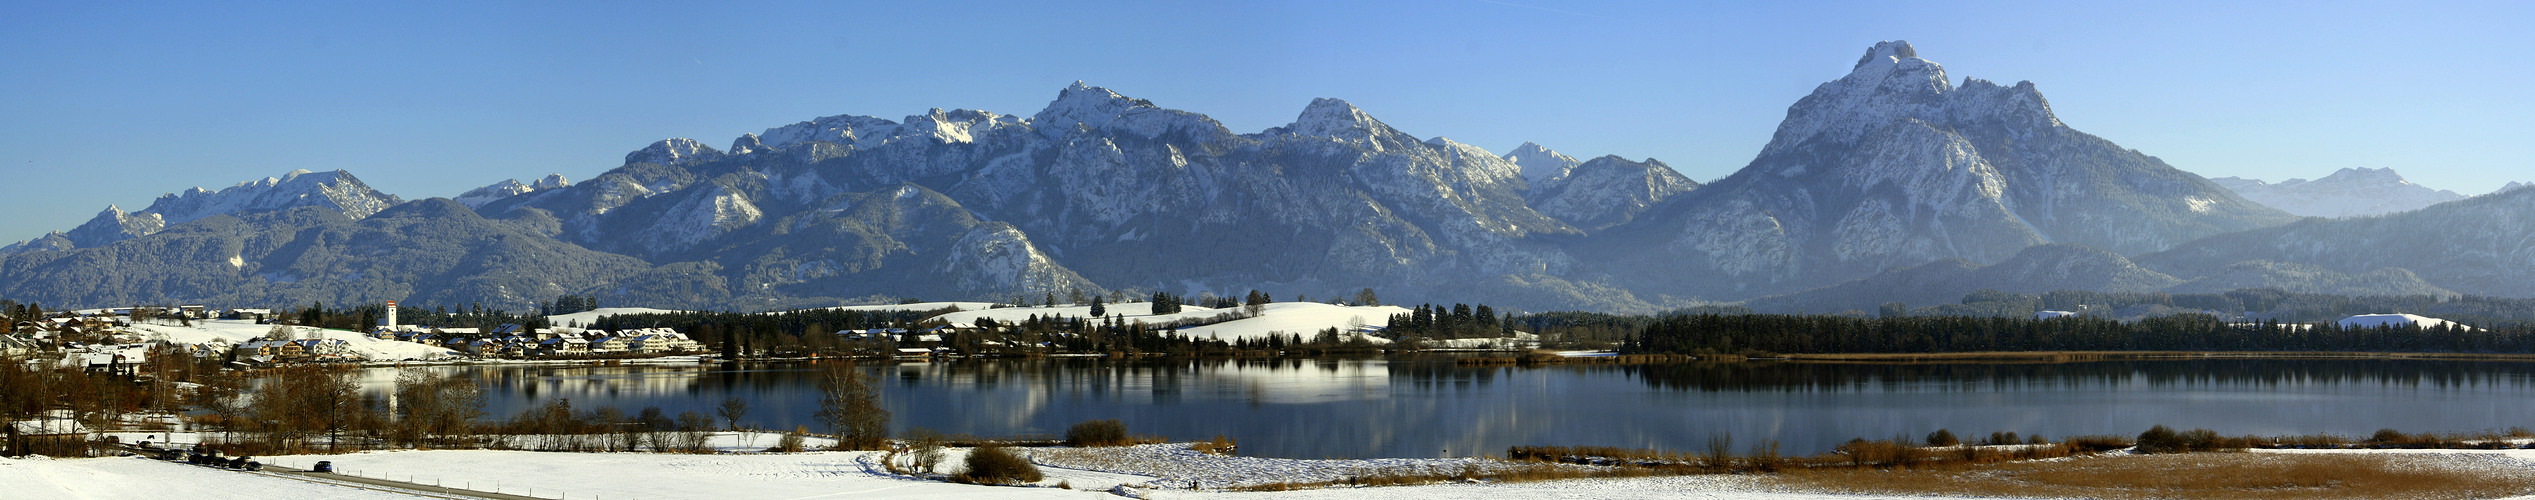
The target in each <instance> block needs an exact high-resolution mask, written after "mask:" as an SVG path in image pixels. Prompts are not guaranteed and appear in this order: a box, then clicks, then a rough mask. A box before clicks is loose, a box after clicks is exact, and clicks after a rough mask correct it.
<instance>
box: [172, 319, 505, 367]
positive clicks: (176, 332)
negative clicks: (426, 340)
mask: <svg viewBox="0 0 2535 500" xmlns="http://www.w3.org/2000/svg"><path fill="white" fill-rule="evenodd" d="M274 328H289V329H291V332H292V333H291V338H299V339H338V340H342V341H344V345H345V346H346V347H347V348H349V349H350V350H351V351H352V353H353V354H356V355H359V356H361V357H363V358H366V359H369V360H371V361H398V360H433V359H444V358H453V357H457V356H458V353H457V352H455V351H450V350H448V349H445V348H440V347H434V346H428V345H422V344H416V343H412V342H405V341H400V340H381V339H374V338H370V337H368V336H365V335H362V334H361V333H360V332H353V331H347V330H327V329H321V328H313V327H304V326H279V327H277V326H275V325H259V324H256V323H255V322H254V321H248V320H226V319H215V320H203V321H195V322H194V324H193V326H177V325H167V324H156V323H142V324H136V325H132V331H133V333H135V334H138V335H140V336H141V338H142V339H144V340H150V339H161V338H164V339H166V340H167V341H169V342H175V343H179V344H200V343H205V342H211V341H215V340H217V341H221V342H227V343H229V344H231V345H235V344H237V343H240V342H245V341H248V340H254V339H256V338H258V337H263V336H265V335H266V334H268V333H271V332H272V331H273V329H274Z"/></svg>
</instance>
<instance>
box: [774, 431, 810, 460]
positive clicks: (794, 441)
mask: <svg viewBox="0 0 2535 500" xmlns="http://www.w3.org/2000/svg"><path fill="white" fill-rule="evenodd" d="M808 433H810V429H809V428H808V427H805V426H793V427H792V432H791V433H788V434H784V435H783V441H781V442H778V443H776V444H775V449H776V450H781V451H782V452H784V453H800V452H801V441H802V439H801V435H802V434H808Z"/></svg>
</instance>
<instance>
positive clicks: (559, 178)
mask: <svg viewBox="0 0 2535 500" xmlns="http://www.w3.org/2000/svg"><path fill="white" fill-rule="evenodd" d="M571 185H572V180H571V179H565V178H563V174H546V177H545V178H543V179H537V183H536V184H531V185H529V186H528V187H530V188H534V189H538V190H546V189H562V188H563V187H565V186H571Z"/></svg>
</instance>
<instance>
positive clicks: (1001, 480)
mask: <svg viewBox="0 0 2535 500" xmlns="http://www.w3.org/2000/svg"><path fill="white" fill-rule="evenodd" d="M1045 477H1046V476H1043V475H1040V474H1039V466H1038V465H1036V464H1032V463H1030V459H1027V458H1022V457H1021V455H1017V454H1014V453H1012V449H1010V448H1006V447H1004V446H1003V445H999V444H989V445H985V446H980V447H977V449H974V450H969V452H968V465H967V466H966V467H964V468H963V469H962V470H960V472H959V474H957V475H953V476H951V480H953V481H959V482H963V483H972V484H1020V483H1035V482H1038V481H1039V480H1040V479H1044V478H1045Z"/></svg>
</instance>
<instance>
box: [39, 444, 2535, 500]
mask: <svg viewBox="0 0 2535 500" xmlns="http://www.w3.org/2000/svg"><path fill="white" fill-rule="evenodd" d="M777 436H778V434H776V433H747V434H745V435H743V434H737V433H717V434H716V436H715V440H714V447H715V448H717V449H720V450H722V452H720V453H712V454H664V453H560V452H533V451H500V450H423V451H373V452H361V453H350V454H340V455H291V456H274V457H258V460H261V461H263V462H264V463H266V464H269V465H278V466H284V467H293V468H306V467H308V466H310V465H312V464H313V463H315V462H316V461H318V460H326V461H331V462H333V463H334V464H335V467H337V470H338V471H339V473H341V474H345V475H360V476H363V477H373V478H386V479H390V480H397V481H408V482H413V483H419V484H425V485H434V484H436V485H441V486H447V487H460V488H467V489H473V490H477V491H487V492H500V493H506V494H512V495H531V494H533V496H536V497H539V498H557V497H558V496H560V497H563V498H592V497H596V498H728V497H730V496H732V495H740V496H745V497H761V498H805V497H815V496H824V495H837V494H850V495H852V496H854V497H856V498H943V497H960V498H976V499H1008V498H1009V499H1018V498H1108V497H1119V496H1125V497H1132V498H1222V497H1241V498H1251V497H1274V498H1505V497H1522V498H1647V499H1654V498H1714V499H1753V500H1828V499H1834V498H1848V499H1853V498H1903V497H1909V498H1969V497H1947V496H1934V497H1929V496H1902V495H1882V494H1857V493H1841V492H1822V491H1809V490H1806V491H1798V490H1791V489H1789V488H1788V487H1786V486H1781V485H1777V484H1773V483H1772V482H1771V481H1768V480H1767V479H1766V476H1759V475H1739V474H1738V475H1689V476H1652V477H1628V478H1592V479H1562V480H1548V481H1536V482H1493V481H1464V482H1447V483H1438V484H1422V485H1411V486H1384V487H1348V486H1333V487H1328V488H1318V489H1298V490H1292V491H1257V492H1252V491H1239V490H1238V488H1240V487H1244V486H1256V485H1263V484H1271V483H1308V482H1315V481H1330V480H1335V479H1341V478H1345V477H1349V476H1352V475H1360V474H1367V473H1372V472H1377V471H1416V470H1440V471H1457V470H1472V469H1477V468H1487V467H1508V466H1514V464H1518V463H1517V462H1507V461H1501V460H1492V459H1481V458H1441V459H1406V458H1394V459H1344V460H1306V459H1276V458H1257V457H1237V456H1215V455H1207V454H1203V453H1198V452H1195V451H1192V450H1189V449H1188V448H1187V447H1188V444H1186V443H1176V444H1155V445H1142V446H1135V447H1125V448H1097V449H1072V448H1039V449H1031V450H1028V453H1030V454H1031V455H1033V456H1034V457H1035V458H1034V460H1036V461H1038V462H1040V467H1041V469H1042V470H1043V471H1044V472H1045V473H1046V478H1045V479H1044V480H1042V481H1039V482H1037V483H1033V484H1030V485H1024V486H1017V487H1015V486H979V485H967V484H957V483H950V482H944V481H940V480H938V479H926V478H917V477H913V476H907V475H902V474H899V473H896V472H892V471H891V470H890V467H887V466H885V465H884V464H883V463H882V461H883V460H886V459H887V458H886V457H888V456H889V455H888V454H887V453H886V452H803V453H759V452H753V451H745V450H754V449H762V448H760V446H763V445H767V444H771V443H772V442H773V440H774V439H775V438H776V437H777ZM1072 452H1084V453H1072ZM2253 453H2270V454H2283V455H2316V454H2388V455H2399V456H2407V457H2428V458H2431V459H2433V460H2437V462H2434V463H2441V464H2450V465H2451V466H2452V467H2455V468H2474V467H2478V468H2483V469H2488V470H2503V471H2512V470H2513V471H2526V472H2527V473H2535V450H2255V451H2253ZM962 454H963V451H962V450H953V451H952V454H951V459H950V460H947V461H946V462H948V463H957V462H958V461H959V458H958V457H959V456H961V455H962ZM2124 456H2128V455H2122V454H2116V455H2103V457H2106V458H2111V459H2119V458H2121V457H2124ZM1102 457H1107V458H1114V459H1116V460H1107V459H1105V458H1102ZM2445 466H2448V465H2442V467H2445ZM950 468H952V467H947V466H946V467H945V470H944V471H942V472H948V470H947V469H950ZM2494 468H2496V469H2494ZM523 471H534V472H533V473H524V472H523ZM0 484H9V485H12V486H11V491H10V493H11V495H10V496H11V497H12V498H26V499H30V500H32V499H57V498H58V499H74V498H132V497H182V496H211V497H239V496H252V497H256V498H273V499H298V498H312V499H313V498H356V499H367V498H404V497H402V496H400V495H396V494H392V493H389V492H381V491H375V490H357V489H350V488H345V487H342V486H337V485H328V484H324V483H311V482H300V481H294V480H289V479H284V478H279V477H272V476H264V475H253V474H247V473H239V472H230V471H220V470H213V469H207V468H201V467H192V466H186V465H182V464H177V463H170V462H163V461H156V460H148V459H144V458H138V457H113V458H93V459H48V458H43V457H29V458H17V459H8V458H0ZM2512 498H2535V497H2512Z"/></svg>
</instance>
